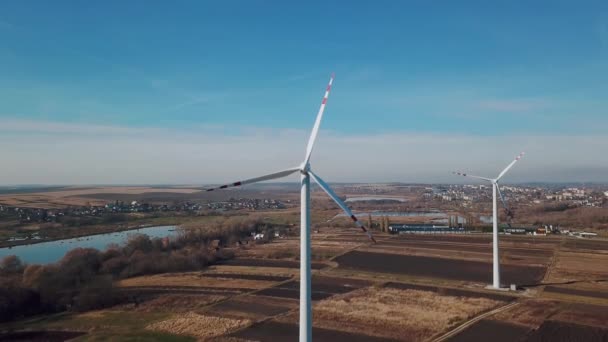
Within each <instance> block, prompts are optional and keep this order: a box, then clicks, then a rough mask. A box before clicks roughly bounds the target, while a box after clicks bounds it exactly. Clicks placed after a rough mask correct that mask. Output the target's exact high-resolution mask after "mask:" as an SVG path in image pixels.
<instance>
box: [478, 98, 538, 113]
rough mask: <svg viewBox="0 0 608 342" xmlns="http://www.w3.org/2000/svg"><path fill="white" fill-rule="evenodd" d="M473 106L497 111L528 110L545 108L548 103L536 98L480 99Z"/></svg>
mask: <svg viewBox="0 0 608 342" xmlns="http://www.w3.org/2000/svg"><path fill="white" fill-rule="evenodd" d="M474 107H476V108H477V109H482V110H491V111H498V112H530V111H533V110H539V109H546V108H547V107H548V103H547V102H546V101H543V100H537V99H515V100H501V99H493V100H481V101H478V102H476V103H474Z"/></svg>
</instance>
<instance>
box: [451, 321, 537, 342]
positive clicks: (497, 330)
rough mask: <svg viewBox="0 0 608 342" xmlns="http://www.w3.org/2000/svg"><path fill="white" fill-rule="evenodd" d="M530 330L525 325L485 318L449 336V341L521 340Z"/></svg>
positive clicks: (506, 341) (502, 341)
mask: <svg viewBox="0 0 608 342" xmlns="http://www.w3.org/2000/svg"><path fill="white" fill-rule="evenodd" d="M528 331H530V328H527V327H525V326H521V325H516V324H509V323H505V322H500V321H493V320H486V319H482V320H481V321H479V322H477V323H475V324H473V325H472V326H470V327H469V328H467V329H466V330H464V331H463V332H461V333H460V334H458V335H456V336H454V337H452V338H450V339H449V340H448V341H449V342H470V341H492V342H514V341H521V339H522V338H524V336H525V335H526V333H528Z"/></svg>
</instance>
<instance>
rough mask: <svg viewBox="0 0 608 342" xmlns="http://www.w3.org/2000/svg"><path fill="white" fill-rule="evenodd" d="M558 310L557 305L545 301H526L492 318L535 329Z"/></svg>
mask: <svg viewBox="0 0 608 342" xmlns="http://www.w3.org/2000/svg"><path fill="white" fill-rule="evenodd" d="M557 310H558V304H557V303H556V302H552V301H546V300H544V301H543V300H534V299H533V300H527V301H523V302H521V303H520V304H519V305H516V306H514V307H512V308H510V309H509V310H506V311H502V312H499V313H497V314H496V315H494V316H492V318H493V319H495V320H498V321H504V322H509V323H517V324H521V325H525V326H528V327H531V328H536V327H538V326H539V325H541V324H542V323H543V321H544V320H545V319H546V318H547V317H549V316H551V315H552V314H554V313H555V312H556V311H557Z"/></svg>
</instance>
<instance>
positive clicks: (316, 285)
mask: <svg viewBox="0 0 608 342" xmlns="http://www.w3.org/2000/svg"><path fill="white" fill-rule="evenodd" d="M370 284H371V282H369V281H365V280H357V279H347V278H334V277H325V276H313V278H312V300H313V301H317V300H321V299H325V298H329V297H331V296H333V295H336V294H342V293H347V292H350V291H354V290H356V289H359V288H361V287H364V286H368V285H370ZM258 293H259V294H261V295H265V296H270V297H279V298H291V299H299V298H300V282H298V281H290V282H287V283H283V284H280V285H277V286H275V287H272V288H267V289H264V290H262V291H260V292H258Z"/></svg>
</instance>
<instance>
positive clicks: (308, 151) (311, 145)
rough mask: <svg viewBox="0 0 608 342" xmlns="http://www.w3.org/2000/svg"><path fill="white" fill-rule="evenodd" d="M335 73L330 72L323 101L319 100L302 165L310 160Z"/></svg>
mask: <svg viewBox="0 0 608 342" xmlns="http://www.w3.org/2000/svg"><path fill="white" fill-rule="evenodd" d="M334 77H335V75H334V74H333V73H332V74H331V78H330V79H329V84H328V85H327V89H325V95H323V101H321V107H320V108H319V112H318V113H317V119H316V120H315V125H314V126H313V127H312V133H310V138H309V139H308V146H307V147H306V158H304V165H306V164H308V162H309V161H310V156H311V155H312V149H313V148H314V146H315V140H317V134H319V126H321V119H323V112H324V111H325V105H326V104H327V98H328V97H329V92H330V91H331V85H332V83H334Z"/></svg>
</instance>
